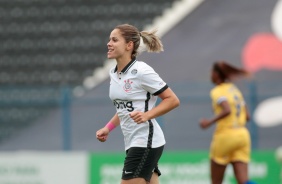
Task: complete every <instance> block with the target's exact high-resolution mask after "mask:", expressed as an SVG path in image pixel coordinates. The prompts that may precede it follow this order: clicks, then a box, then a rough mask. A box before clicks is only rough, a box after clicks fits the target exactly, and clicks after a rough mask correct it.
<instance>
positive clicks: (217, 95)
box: [210, 88, 227, 104]
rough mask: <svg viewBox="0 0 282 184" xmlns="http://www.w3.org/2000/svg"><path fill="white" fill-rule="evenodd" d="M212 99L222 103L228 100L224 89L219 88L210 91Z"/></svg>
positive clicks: (214, 101) (216, 102)
mask: <svg viewBox="0 0 282 184" xmlns="http://www.w3.org/2000/svg"><path fill="white" fill-rule="evenodd" d="M210 96H211V99H212V101H213V103H215V104H220V103H221V102H223V101H227V97H226V96H225V94H224V91H222V90H221V89H219V88H215V89H213V90H212V91H211V93H210Z"/></svg>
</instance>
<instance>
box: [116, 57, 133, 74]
mask: <svg viewBox="0 0 282 184" xmlns="http://www.w3.org/2000/svg"><path fill="white" fill-rule="evenodd" d="M116 61H117V71H118V72H120V71H121V70H122V69H124V67H125V66H126V65H127V64H128V63H129V62H130V61H131V58H130V57H125V58H117V59H116Z"/></svg>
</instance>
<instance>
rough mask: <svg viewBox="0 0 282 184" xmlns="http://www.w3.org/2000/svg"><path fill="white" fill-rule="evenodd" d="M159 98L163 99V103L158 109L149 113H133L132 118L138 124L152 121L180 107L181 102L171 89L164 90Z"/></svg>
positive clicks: (155, 108) (153, 109)
mask: <svg viewBox="0 0 282 184" xmlns="http://www.w3.org/2000/svg"><path fill="white" fill-rule="evenodd" d="M158 97H159V98H161V99H162V101H161V102H160V103H159V104H158V105H157V106H156V107H154V108H152V109H151V110H149V111H147V112H140V111H134V112H131V113H130V117H131V118H132V119H133V120H134V121H135V122H136V123H143V122H146V121H148V120H150V119H154V118H156V117H159V116H161V115H163V114H165V113H167V112H169V111H171V110H172V109H174V108H176V107H178V106H179V105H180V101H179V99H178V97H177V96H176V94H175V93H174V92H173V91H172V90H171V89H170V88H167V89H166V90H164V91H163V92H162V93H160V94H159V95H158Z"/></svg>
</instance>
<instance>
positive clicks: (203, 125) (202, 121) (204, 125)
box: [199, 118, 211, 129]
mask: <svg viewBox="0 0 282 184" xmlns="http://www.w3.org/2000/svg"><path fill="white" fill-rule="evenodd" d="M199 125H200V127H201V128H202V129H206V128H208V127H209V126H210V125H211V122H210V121H209V120H208V119H205V118H202V119H200V121H199Z"/></svg>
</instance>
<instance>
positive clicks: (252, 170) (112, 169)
mask: <svg viewBox="0 0 282 184" xmlns="http://www.w3.org/2000/svg"><path fill="white" fill-rule="evenodd" d="M124 157H125V153H119V154H116V153H115V154H113V153H107V154H105V153H103V154H102V153H101V154H97V153H95V154H91V155H90V173H89V176H90V184H117V183H119V181H120V178H121V174H122V167H123V161H124ZM159 167H160V170H161V172H162V176H161V177H160V183H161V184H208V183H210V179H209V159H208V153H207V152H204V151H202V152H189V151H186V152H165V153H164V154H163V156H162V158H161V160H160V162H159ZM279 173H280V166H279V164H278V163H277V161H276V159H275V155H274V151H256V152H253V153H252V161H251V163H250V165H249V176H250V178H251V179H252V181H255V182H257V183H258V184H266V183H267V184H279V183H280V181H279ZM235 183H236V182H235V179H234V175H233V171H232V168H231V167H230V166H229V167H228V168H227V170H226V174H225V179H224V184H235Z"/></svg>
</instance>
